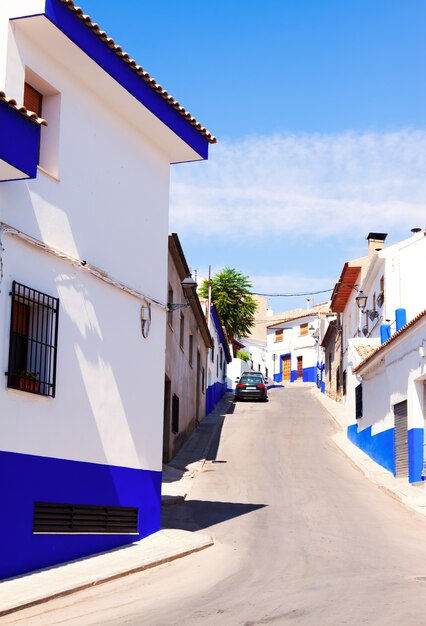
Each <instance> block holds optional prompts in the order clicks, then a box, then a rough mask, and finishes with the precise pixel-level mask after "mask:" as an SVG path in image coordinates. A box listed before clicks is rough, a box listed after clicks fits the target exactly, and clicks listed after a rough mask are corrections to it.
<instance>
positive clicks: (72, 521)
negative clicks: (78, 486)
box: [33, 502, 138, 535]
mask: <svg viewBox="0 0 426 626" xmlns="http://www.w3.org/2000/svg"><path fill="white" fill-rule="evenodd" d="M33 532H34V533H94V534H99V533H108V534H114V535H122V534H125V535H128V534H132V535H133V534H134V535H137V534H138V509H137V508H133V507H125V506H92V505H86V504H57V503H54V502H35V503H34V526H33Z"/></svg>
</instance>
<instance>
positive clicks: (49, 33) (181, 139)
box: [11, 0, 209, 163]
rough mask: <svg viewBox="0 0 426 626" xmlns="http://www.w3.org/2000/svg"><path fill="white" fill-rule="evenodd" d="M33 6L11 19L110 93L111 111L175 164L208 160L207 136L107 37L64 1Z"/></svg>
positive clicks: (39, 0) (39, 2)
mask: <svg viewBox="0 0 426 626" xmlns="http://www.w3.org/2000/svg"><path fill="white" fill-rule="evenodd" d="M33 10H34V11H37V13H34V14H31V15H29V14H28V13H26V14H25V13H22V15H16V14H15V16H13V17H12V18H11V19H12V20H13V22H14V25H15V27H16V28H17V29H18V30H20V31H21V32H23V33H24V34H25V36H26V37H28V38H29V39H32V40H35V41H36V43H37V46H39V47H40V48H43V49H45V50H46V51H47V52H48V53H49V54H51V53H52V50H55V51H56V55H57V56H58V57H60V60H61V63H62V64H64V65H65V66H66V67H67V68H69V69H71V71H74V73H78V76H79V79H81V80H83V82H85V83H86V84H87V85H89V86H90V88H91V90H93V86H94V85H96V91H97V92H98V93H105V94H108V103H109V105H110V106H111V109H117V110H118V111H119V113H120V114H121V115H126V116H128V117H130V119H131V121H132V123H133V124H134V125H135V126H139V127H140V128H141V129H143V132H144V133H145V134H148V135H149V136H150V137H151V138H152V139H153V140H154V141H155V143H157V144H158V145H159V146H160V147H161V148H162V149H163V150H164V149H166V151H167V153H168V154H169V156H170V162H173V163H177V162H184V161H194V160H200V159H207V157H208V145H209V141H208V140H207V138H206V137H204V136H203V135H202V134H201V133H200V132H199V131H198V130H197V129H196V128H195V127H194V126H193V125H192V124H191V123H190V121H189V120H188V119H187V118H186V117H185V116H183V115H181V114H180V113H179V111H177V110H176V109H175V108H173V106H171V105H170V103H169V102H168V101H167V99H164V97H162V95H161V94H160V93H158V92H157V91H156V90H155V89H153V88H152V87H151V86H150V85H149V83H148V82H146V81H145V80H144V79H143V78H142V77H141V76H139V75H138V74H137V72H135V70H134V69H132V67H131V66H130V65H129V64H128V63H126V62H125V61H123V58H122V57H120V56H119V55H118V54H117V52H116V51H115V49H114V48H113V47H109V45H108V42H107V41H104V40H102V39H101V38H100V37H98V36H97V35H95V34H94V32H92V30H91V29H90V28H88V27H87V26H86V24H85V21H84V19H79V18H78V17H77V16H76V14H75V13H73V12H72V11H70V10H69V8H68V7H67V5H66V4H64V3H63V2H61V0H44V1H42V0H37V2H36V3H34V9H33ZM17 13H18V11H17ZM99 68H101V70H103V71H102V72H99ZM111 79H112V80H111ZM141 105H142V106H141ZM164 147H166V148H164Z"/></svg>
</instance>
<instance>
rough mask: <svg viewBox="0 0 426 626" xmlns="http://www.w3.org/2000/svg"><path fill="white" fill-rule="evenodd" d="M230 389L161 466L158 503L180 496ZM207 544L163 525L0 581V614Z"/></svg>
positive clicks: (210, 450)
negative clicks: (118, 545) (138, 536)
mask: <svg viewBox="0 0 426 626" xmlns="http://www.w3.org/2000/svg"><path fill="white" fill-rule="evenodd" d="M231 411H232V394H225V396H224V397H223V398H222V399H221V401H220V402H219V403H218V405H217V406H216V408H215V410H214V411H213V412H212V413H210V415H208V416H207V417H205V418H204V419H203V420H202V422H201V423H200V424H199V426H198V428H197V429H196V430H195V431H194V433H193V434H192V435H191V437H190V438H189V439H188V441H187V442H186V443H185V444H184V446H183V447H182V449H181V450H180V451H179V453H178V454H177V455H176V457H175V458H174V459H173V461H172V462H171V463H170V464H169V465H164V466H163V485H162V498H161V501H162V505H163V506H164V505H168V504H175V503H177V502H180V501H182V500H183V499H184V498H185V497H186V495H187V493H188V491H189V489H190V487H191V483H192V481H193V479H194V478H195V476H197V474H198V473H199V472H200V471H201V470H202V468H203V465H204V462H205V461H206V459H207V458H208V456H209V454H214V453H215V447H216V446H217V445H218V440H219V437H220V430H221V427H222V424H223V420H224V418H225V415H226V414H227V413H228V412H231ZM211 545H213V539H212V538H211V537H210V536H208V535H202V534H199V533H193V532H189V531H186V530H178V529H164V530H160V531H159V532H157V533H155V534H153V535H150V536H149V537H147V538H146V539H143V540H142V541H140V542H137V543H133V544H130V545H129V546H125V547H123V548H118V549H116V550H111V551H110V552H104V553H102V554H98V555H95V556H91V557H88V558H84V559H80V560H78V561H72V562H70V563H66V564H64V565H58V566H55V567H51V568H49V569H45V570H41V571H39V572H35V573H32V574H26V575H24V576H19V577H17V578H12V579H9V580H5V581H3V582H1V583H0V617H1V616H2V615H7V614H8V613H12V612H13V611H18V610H20V609H23V608H25V607H29V606H32V605H35V604H40V603H42V602H46V601H47V600H50V599H52V598H57V597H60V596H64V595H68V594H70V593H73V592H75V591H80V590H82V589H85V588H87V587H92V586H94V585H97V584H99V583H102V582H106V581H108V580H113V579H114V578H119V577H121V576H126V575H127V574H132V573H134V572H141V571H143V570H145V569H149V568H151V567H155V566H156V565H161V564H163V563H168V562H170V561H173V560H175V559H178V558H181V557H183V556H187V555H188V554H191V553H193V552H198V551H199V550H203V549H204V548H208V547H209V546H211Z"/></svg>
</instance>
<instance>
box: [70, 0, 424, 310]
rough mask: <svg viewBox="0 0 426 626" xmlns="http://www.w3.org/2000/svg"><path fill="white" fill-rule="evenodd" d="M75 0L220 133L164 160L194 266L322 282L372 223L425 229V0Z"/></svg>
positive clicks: (300, 301) (291, 287)
mask: <svg viewBox="0 0 426 626" xmlns="http://www.w3.org/2000/svg"><path fill="white" fill-rule="evenodd" d="M82 6H83V9H84V11H85V12H86V13H88V14H90V15H91V17H92V19H94V20H95V21H96V22H98V23H99V24H100V26H101V28H103V29H105V30H106V31H107V32H108V34H109V35H110V36H112V37H113V38H114V39H115V41H116V42H117V43H119V44H120V45H121V46H122V47H123V49H124V50H126V51H127V52H128V53H129V54H130V55H131V56H132V57H133V58H135V59H136V61H137V62H138V63H140V64H141V65H142V66H143V67H144V69H145V70H147V71H148V72H149V73H150V74H151V75H152V76H154V77H155V78H156V80H157V81H158V82H159V83H160V84H161V85H162V86H163V87H164V88H165V89H167V90H168V91H169V92H170V93H171V94H172V95H173V96H174V97H175V98H176V99H178V100H179V101H180V102H181V103H182V104H183V105H184V106H185V108H186V109H188V110H189V111H190V112H191V113H192V114H193V115H195V117H197V119H198V120H199V121H200V122H201V123H202V124H203V125H205V126H206V127H207V128H208V129H209V130H210V131H211V132H212V133H213V134H215V135H216V136H217V138H218V144H217V145H215V146H211V148H210V158H209V161H208V162H205V163H193V164H184V165H178V166H174V167H173V171H172V185H171V218H170V230H173V231H176V232H177V233H178V234H179V237H180V239H181V242H182V245H183V248H184V251H185V254H186V257H187V260H188V263H189V265H190V266H191V267H192V268H193V269H197V270H198V273H199V274H201V275H205V273H206V270H207V267H208V265H211V266H212V268H213V271H215V270H218V269H220V268H221V267H224V266H231V267H236V268H237V269H239V270H241V271H243V272H244V273H245V274H248V275H249V276H250V277H251V279H252V282H253V285H254V288H255V290H256V291H260V292H266V293H295V292H300V291H311V290H312V291H319V290H321V289H328V288H331V287H333V285H334V283H335V282H336V280H337V278H338V276H339V274H340V271H341V268H342V265H343V263H344V262H345V261H346V260H348V259H350V258H356V257H358V256H362V255H364V254H365V252H366V247H367V244H366V241H365V237H366V235H367V234H368V233H369V232H370V231H379V232H387V233H389V235H388V239H387V242H388V243H394V242H396V241H398V240H400V239H404V238H406V237H407V236H410V234H411V233H410V229H411V228H412V227H414V226H420V227H426V177H425V171H426V84H425V67H426V37H425V34H424V24H425V23H426V2H424V0H404V2H401V1H400V0H344V1H342V0H321V1H319V0H263V2H258V1H256V0H247V1H246V2H242V1H237V0H234V1H229V0H228V1H227V2H225V1H222V0H216V2H211V1H207V0H205V1H203V2H199V1H198V2H195V1H189V2H186V3H185V4H184V5H182V3H177V2H175V1H172V0H163V1H162V2H161V3H160V2H158V3H153V2H146V1H143V0H139V1H136V0H122V2H120V3H118V2H116V1H115V2H112V1H109V0H102V2H100V1H99V0H84V1H83V4H82ZM321 300H322V297H321V296H319V295H318V296H315V297H314V302H319V301H321ZM305 303H306V299H305V298H279V299H278V298H274V299H272V300H271V304H272V306H273V308H274V311H275V312H278V311H280V310H287V309H290V308H293V307H297V306H304V305H305Z"/></svg>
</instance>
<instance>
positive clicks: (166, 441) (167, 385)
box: [163, 376, 171, 463]
mask: <svg viewBox="0 0 426 626" xmlns="http://www.w3.org/2000/svg"><path fill="white" fill-rule="evenodd" d="M170 392H171V382H170V379H169V378H168V377H167V376H166V377H165V380H164V415H163V463H168V462H169V461H170Z"/></svg>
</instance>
